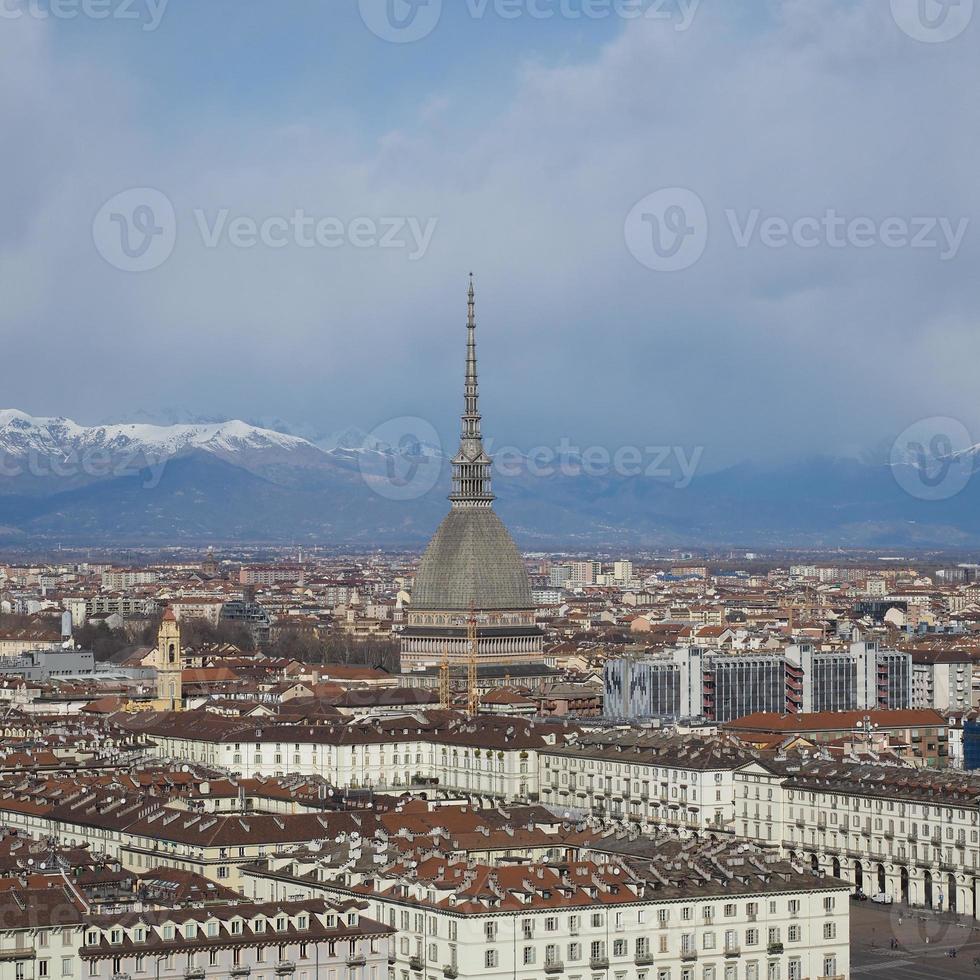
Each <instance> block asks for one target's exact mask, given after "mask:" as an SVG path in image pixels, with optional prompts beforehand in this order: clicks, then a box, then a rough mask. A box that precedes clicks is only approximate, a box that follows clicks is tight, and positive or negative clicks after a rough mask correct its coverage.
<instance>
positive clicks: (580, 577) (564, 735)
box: [0, 278, 980, 980]
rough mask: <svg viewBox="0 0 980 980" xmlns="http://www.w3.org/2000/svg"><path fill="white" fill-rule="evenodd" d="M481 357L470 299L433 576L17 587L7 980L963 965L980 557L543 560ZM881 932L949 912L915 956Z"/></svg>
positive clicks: (162, 571) (310, 562) (10, 619)
mask: <svg viewBox="0 0 980 980" xmlns="http://www.w3.org/2000/svg"><path fill="white" fill-rule="evenodd" d="M476 336H477V330H476V301H475V290H474V285H473V281H472V278H471V280H470V285H469V294H468V315H467V322H466V344H465V350H466V356H465V371H464V377H463V410H462V416H461V437H460V444H459V450H458V452H457V453H456V455H455V456H454V457H453V459H452V491H451V493H450V496H449V500H450V506H449V511H448V514H446V516H445V518H444V519H443V521H442V523H441V524H440V526H439V528H438V529H437V531H436V533H435V534H434V536H433V538H432V540H431V541H430V543H429V545H428V547H427V549H426V550H425V552H424V554H422V555H421V556H419V555H413V554H386V553H384V552H375V553H371V554H364V555H357V554H329V553H326V552H324V553H320V552H319V549H315V550H314V553H313V554H309V553H303V552H302V550H301V549H300V550H297V552H296V553H295V554H289V553H286V554H283V553H280V554H269V553H266V554H264V555H256V554H251V555H250V554H241V555H233V554H221V553H219V552H218V551H216V550H215V549H213V548H208V549H207V550H205V551H203V552H201V553H198V554H197V555H193V554H181V555H170V556H167V555H159V554H158V555H153V554H152V553H142V554H140V555H138V556H136V555H131V556H130V558H131V560H130V561H128V562H125V563H124V562H121V561H116V560H112V557H111V555H106V556H105V557H104V558H97V557H94V556H91V555H89V556H87V557H86V558H85V559H84V560H82V559H81V558H71V559H69V560H65V559H64V558H63V557H60V558H59V557H49V558H48V559H45V560H41V561H36V562H28V563H25V562H11V563H9V564H4V565H0V674H2V681H0V699H2V701H3V709H2V710H3V717H2V728H3V748H2V754H0V789H2V792H0V826H2V828H3V830H2V834H3V836H2V841H0V844H2V868H3V872H2V874H3V878H2V885H3V887H2V889H0V902H2V910H3V918H2V922H0V963H2V964H3V966H2V967H0V969H6V968H7V967H8V966H11V965H12V967H13V971H14V972H13V974H12V976H13V977H14V980H46V978H52V977H55V976H60V977H62V978H74V977H79V978H81V977H102V978H105V980H124V978H125V980H132V978H134V977H136V978H138V977H141V976H143V975H148V973H149V972H150V971H151V970H152V971H153V973H154V975H155V976H156V977H157V978H160V977H167V976H171V975H177V976H180V975H182V976H183V977H184V980H205V978H208V977H217V976H246V975H251V974H252V973H255V974H257V975H259V976H262V977H265V976H269V977H285V978H294V977H295V978H298V980H310V977H311V976H312V977H314V978H319V977H328V978H330V980H338V978H345V980H348V978H349V980H362V978H363V980H367V978H370V980H380V978H388V980H421V978H425V980H437V978H439V977H445V978H451V980H454V978H459V977H464V978H469V977H478V976H490V977H494V976H499V977H505V976H509V977H515V976H521V977H533V976H542V975H543V976H556V977H557V976H566V975H567V976H568V977H569V978H570V980H599V978H602V980H607V978H609V977H613V978H615V980H626V978H627V977H635V978H637V980H781V978H783V977H785V978H786V980H804V978H811V977H820V978H824V980H827V978H834V980H836V978H841V977H847V976H849V975H852V973H853V964H852V935H853V934H854V932H855V931H860V930H861V929H862V928H864V929H865V930H867V929H870V930H871V934H872V936H875V935H876V933H877V931H878V929H879V928H880V929H881V930H882V932H884V931H885V930H886V929H892V931H893V933H894V935H893V936H892V939H891V941H890V945H889V954H896V955H904V956H905V959H895V960H894V963H893V964H889V963H888V961H884V966H886V967H890V966H892V965H901V964H913V965H914V964H916V959H917V956H918V955H919V954H920V953H921V951H922V950H926V951H930V952H931V950H929V949H928V947H929V946H930V944H931V941H932V939H933V934H935V937H936V939H937V945H938V947H939V948H946V950H947V951H949V950H956V949H957V948H958V945H959V937H958V936H957V935H956V934H955V930H957V929H962V928H964V927H963V926H962V923H963V922H965V921H970V920H973V919H975V917H976V915H977V911H978V905H977V902H978V897H977V881H978V875H980V868H978V863H977V859H978V854H980V846H978V834H980V774H976V775H975V774H974V771H976V770H980V712H978V710H977V704H978V695H980V669H978V670H977V671H976V674H975V671H974V665H975V664H977V665H978V667H980V565H977V564H971V563H965V562H946V563H937V562H935V561H920V560H914V559H903V558H897V557H895V556H878V557H874V556H868V557H867V559H866V560H863V561H862V560H859V559H858V558H857V557H848V556H846V555H844V554H843V553H841V554H839V555H837V556H836V558H835V559H834V560H826V559H819V560H818V559H815V558H797V559H796V560H794V561H792V562H791V563H785V562H782V561H779V560H776V556H770V555H766V554H763V553H742V554H728V555H726V556H718V555H705V554H699V553H695V552H686V553H685V552H676V553H665V554H660V555H654V554H635V555H630V554H619V555H614V556H603V555H598V556H597V555H582V554H563V555H555V554H522V553H521V552H520V551H519V550H518V548H517V547H516V545H515V544H514V541H513V540H512V538H511V536H510V534H509V533H508V531H507V529H506V527H505V526H504V524H503V523H502V521H501V520H500V518H499V517H498V516H497V514H496V512H495V510H494V499H495V498H494V493H493V460H492V459H491V457H490V455H489V454H488V453H487V451H486V449H485V447H484V441H483V431H482V416H481V411H480V403H479V384H478V371H477V344H476ZM260 559H261V560H260ZM862 902H869V903H870V905H869V906H868V908H869V909H873V911H870V912H868V911H865V910H864V909H863V908H862ZM895 907H900V908H902V909H903V910H905V914H906V915H909V916H911V914H912V910H915V909H918V910H922V913H923V914H924V915H931V916H934V918H932V919H928V918H923V919H922V920H921V921H922V923H924V925H923V927H922V929H920V930H919V931H920V932H921V933H922V934H921V935H920V936H919V937H918V939H919V942H918V943H917V942H915V941H914V940H912V941H909V940H906V941H905V944H904V946H903V945H900V944H899V939H898V935H899V929H898V928H893V926H892V921H891V912H890V910H891V909H892V908H895ZM852 909H853V911H852ZM875 916H877V917H878V919H877V920H876V919H875ZM869 920H870V922H871V924H870V925H869ZM876 921H877V924H874V923H875V922H876ZM897 922H898V926H899V927H900V926H901V923H902V919H901V917H899V918H898V919H897ZM871 946H872V949H873V947H874V942H873V941H872V944H871ZM903 949H904V953H900V952H899V951H900V950H903ZM874 967H875V963H874V962H872V964H871V968H874ZM914 969H919V966H918V965H914Z"/></svg>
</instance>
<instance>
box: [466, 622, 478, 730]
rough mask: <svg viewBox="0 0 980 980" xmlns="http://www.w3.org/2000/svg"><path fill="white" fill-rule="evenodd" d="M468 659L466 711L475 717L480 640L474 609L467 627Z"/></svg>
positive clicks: (476, 710)
mask: <svg viewBox="0 0 980 980" xmlns="http://www.w3.org/2000/svg"><path fill="white" fill-rule="evenodd" d="M467 633H468V637H469V659H468V660H467V662H466V711H467V713H468V714H469V716H470V717H471V718H475V717H476V715H477V713H478V712H479V710H480V695H479V693H478V692H477V689H476V664H477V657H478V654H479V652H480V640H479V637H478V635H477V632H476V611H475V610H474V609H472V608H471V609H470V620H469V628H468V630H467Z"/></svg>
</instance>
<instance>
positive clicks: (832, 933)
mask: <svg viewBox="0 0 980 980" xmlns="http://www.w3.org/2000/svg"><path fill="white" fill-rule="evenodd" d="M823 938H824V939H836V938H837V923H836V922H825V923H824V924H823ZM826 975H827V974H825V976H826Z"/></svg>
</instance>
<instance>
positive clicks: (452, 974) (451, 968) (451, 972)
mask: <svg viewBox="0 0 980 980" xmlns="http://www.w3.org/2000/svg"><path fill="white" fill-rule="evenodd" d="M545 969H547V967H545ZM442 975H443V976H444V977H448V978H449V980H456V978H457V977H458V976H459V967H458V966H456V964H455V963H450V964H448V965H447V966H444V967H443V968H442Z"/></svg>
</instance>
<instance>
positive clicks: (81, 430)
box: [0, 409, 316, 456]
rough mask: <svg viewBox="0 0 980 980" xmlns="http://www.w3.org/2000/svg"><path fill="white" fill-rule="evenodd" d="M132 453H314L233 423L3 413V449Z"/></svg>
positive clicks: (301, 442)
mask: <svg viewBox="0 0 980 980" xmlns="http://www.w3.org/2000/svg"><path fill="white" fill-rule="evenodd" d="M94 448H100V449H107V450H110V451H113V452H115V451H130V450H133V449H136V450H137V451H140V452H145V453H146V454H147V455H149V456H176V455H177V454H178V453H181V452H183V451H184V450H186V449H202V450H204V451H205V452H211V453H216V454H222V453H238V452H243V451H246V450H255V449H283V450H287V451H293V450H302V449H315V448H316V447H315V446H313V445H312V444H311V443H308V442H307V441H306V440H305V439H300V438H298V437H297V436H287V435H283V434H282V433H281V432H274V431H273V430H272V429H260V428H257V427H256V426H253V425H249V424H248V423H246V422H239V421H232V422H219V423H211V424H195V425H149V424H145V423H135V422H134V423H123V424H117V425H98V426H85V425H79V424H78V423H77V422H73V421H72V420H71V419H65V418H36V417H34V416H32V415H28V414H27V413H26V412H20V411H17V410H16V409H3V410H0V451H2V452H5V453H7V454H8V455H10V456H18V455H23V454H27V453H31V452H34V453H44V454H47V455H55V454H58V453H60V454H62V455H67V454H69V453H72V452H77V451H79V450H86V449H94Z"/></svg>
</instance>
